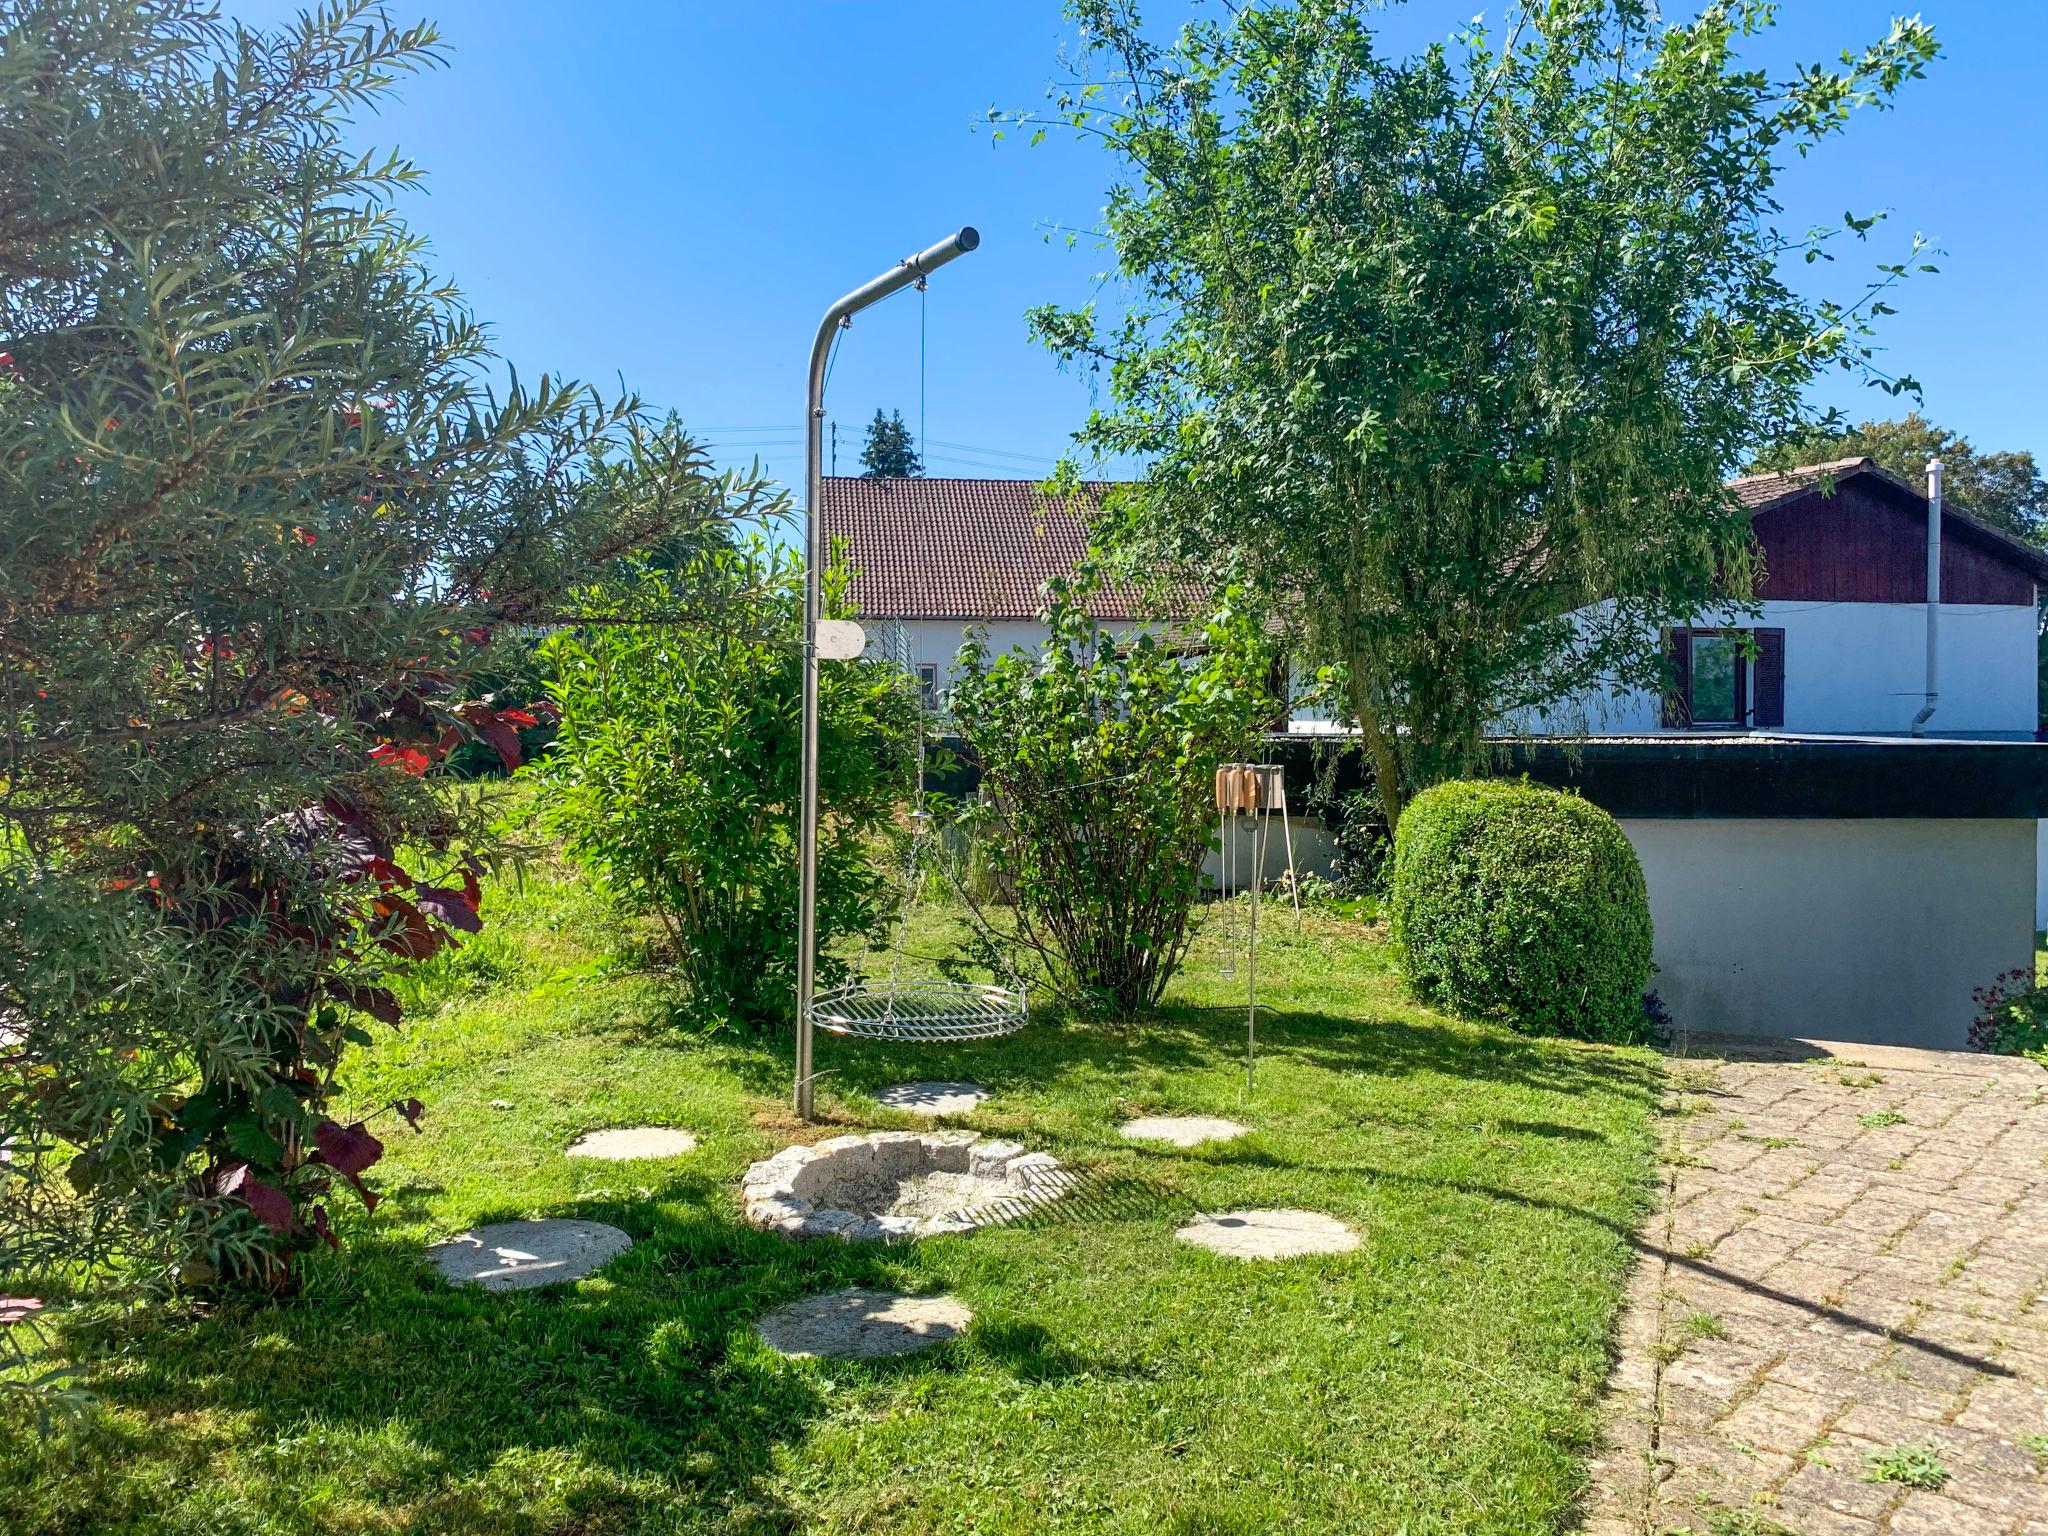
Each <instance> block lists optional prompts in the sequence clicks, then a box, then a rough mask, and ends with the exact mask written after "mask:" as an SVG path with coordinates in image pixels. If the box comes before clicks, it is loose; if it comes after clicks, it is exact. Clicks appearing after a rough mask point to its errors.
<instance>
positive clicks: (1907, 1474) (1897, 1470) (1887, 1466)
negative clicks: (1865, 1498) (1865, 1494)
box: [1863, 1443, 1948, 1493]
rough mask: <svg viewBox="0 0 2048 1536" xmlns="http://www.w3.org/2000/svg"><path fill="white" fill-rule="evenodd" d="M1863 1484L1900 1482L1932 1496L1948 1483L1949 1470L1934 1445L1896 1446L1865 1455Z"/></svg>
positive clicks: (1906, 1486) (1905, 1486)
mask: <svg viewBox="0 0 2048 1536" xmlns="http://www.w3.org/2000/svg"><path fill="white" fill-rule="evenodd" d="M1863 1481H1865V1482H1866V1483H1897V1484H1899V1485H1900V1486H1901V1487H1903V1488H1920V1489H1924V1490H1926V1491H1928V1492H1930V1493H1932V1492H1936V1491H1938V1490H1939V1489H1940V1488H1941V1487H1942V1486H1943V1485H1944V1484H1945V1483H1947V1482H1948V1468H1947V1467H1946V1466H1945V1465H1943V1463H1942V1460H1941V1457H1940V1456H1939V1455H1938V1454H1937V1453H1936V1451H1935V1449H1934V1447H1933V1446H1931V1445H1927V1444H1925V1443H1914V1444H1907V1445H1894V1446H1888V1447H1886V1448H1885V1449H1884V1450H1881V1451H1871V1452H1868V1453H1867V1454H1866V1455H1865V1456H1864V1469H1863Z"/></svg>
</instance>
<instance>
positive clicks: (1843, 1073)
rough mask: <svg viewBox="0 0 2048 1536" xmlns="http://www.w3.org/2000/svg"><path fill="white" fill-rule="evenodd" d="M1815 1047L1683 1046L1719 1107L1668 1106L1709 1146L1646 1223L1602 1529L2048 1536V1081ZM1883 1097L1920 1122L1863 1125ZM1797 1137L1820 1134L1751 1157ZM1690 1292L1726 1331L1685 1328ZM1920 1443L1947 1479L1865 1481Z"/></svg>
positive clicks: (1691, 1140)
mask: <svg viewBox="0 0 2048 1536" xmlns="http://www.w3.org/2000/svg"><path fill="white" fill-rule="evenodd" d="M1803 1049H1807V1048H1806V1047H1803V1046H1800V1045H1797V1044H1791V1045H1788V1044H1786V1043H1785V1042H1731V1043H1725V1044H1721V1045H1717V1046H1716V1047H1715V1051H1716V1053H1717V1054H1715V1055H1713V1056H1711V1057H1710V1056H1707V1055H1706V1054H1705V1050H1704V1047H1703V1043H1702V1042H1700V1041H1698V1040H1694V1041H1692V1042H1690V1050H1691V1051H1692V1052H1693V1053H1694V1054H1693V1055H1692V1057H1691V1058H1690V1059H1688V1060H1686V1061H1683V1062H1675V1063H1673V1064H1672V1068H1671V1071H1672V1075H1673V1077H1674V1079H1677V1080H1682V1081H1683V1082H1684V1083H1685V1085H1686V1086H1685V1089H1684V1096H1685V1099H1686V1102H1687V1103H1694V1102H1699V1101H1703V1100H1704V1101H1707V1102H1711V1104H1712V1106H1713V1109H1712V1113H1711V1114H1693V1115H1687V1116H1672V1117H1668V1118H1667V1119H1666V1121H1665V1122H1664V1126H1663V1129H1664V1135H1665V1138H1666V1140H1667V1142H1668V1143H1669V1144H1670V1146H1671V1148H1672V1151H1673V1152H1674V1153H1678V1154H1687V1155H1674V1156H1671V1157H1669V1158H1668V1159H1667V1163H1666V1179H1667V1189H1666V1203H1665V1209H1664V1211H1663V1212H1662V1213H1660V1214H1659V1215H1657V1216H1655V1217H1653V1218H1652V1220H1651V1223H1650V1225H1649V1226H1648V1228H1647V1229H1646V1231H1645V1233H1644V1234H1643V1242H1644V1245H1645V1251H1646V1261H1645V1263H1644V1265H1643V1269H1642V1272H1641V1273H1640V1274H1639V1275H1638V1278H1637V1280H1636V1281H1635V1282H1633V1283H1632V1285H1631V1288H1630V1300H1629V1310H1628V1315H1627V1316H1626V1317H1625V1318H1624V1320H1623V1323H1622V1326H1621V1329H1620V1333H1619V1343H1620V1349H1621V1351H1622V1359H1621V1362H1620V1364H1619V1366H1618V1368H1617V1371H1616V1374H1615V1381H1614V1384H1613V1385H1612V1386H1611V1388H1610V1394H1611V1402H1612V1403H1613V1405H1614V1409H1615V1417H1614V1420H1613V1422H1614V1424H1615V1430H1614V1436H1615V1438H1616V1444H1615V1446H1614V1448H1613V1449H1610V1450H1609V1451H1608V1452H1607V1453H1606V1454H1605V1455H1603V1456H1602V1457H1601V1458H1600V1459H1599V1460H1598V1462H1597V1463H1596V1464H1595V1469H1594V1487H1593V1489H1592V1493H1591V1497H1590V1498H1589V1501H1588V1522H1589V1523H1588V1526H1587V1529H1588V1530H1589V1531H1599V1532H1604V1531H1606V1530H1608V1529H1610V1528H1611V1529H1612V1530H1614V1531H1615V1532H1620V1531H1623V1530H1627V1531H1631V1532H1644V1531H1649V1532H1664V1531H1675V1530H1691V1531H1695V1532H1700V1531H1707V1530H1717V1529H1721V1528H1722V1527H1723V1526H1725V1527H1727V1528H1728V1529H1730V1530H1733V1529H1737V1528H1746V1527H1747V1525H1748V1524H1756V1525H1758V1526H1759V1527H1761V1528H1772V1527H1773V1526H1775V1527H1781V1528H1783V1529H1785V1530H1789V1531H1796V1532H1798V1533H1800V1536H1836V1533H1842V1536H1917V1533H1930V1532H1936V1531H1939V1532H1942V1533H1944V1536H1978V1533H1980V1532H1981V1533H1985V1536H1990V1533H1994V1532H1995V1533H1997V1536H2048V1516H2044V1513H2043V1511H2044V1510H2048V1477H2044V1474H2043V1470H2042V1469H2040V1468H2039V1467H2037V1466H2036V1465H2035V1464H2034V1461H2033V1458H2032V1457H2031V1456H2030V1455H2029V1454H2028V1453H2027V1452H2026V1451H2024V1450H2023V1449H2022V1448H2021V1447H2020V1446H2019V1445H2018V1444H2017V1442H2018V1440H2019V1439H2020V1438H2021V1437H2022V1436H2023V1435H2028V1434H2041V1433H2048V1079H2044V1078H2043V1076H2042V1075H2041V1072H2040V1069H2039V1068H2038V1067H2037V1066H2033V1065H2032V1064H2029V1063H2015V1062H2011V1061H2006V1060H2003V1059H1999V1058H1985V1057H1977V1056H1966V1055H1962V1054H1960V1053H1953V1054H1951V1053H1940V1052H1927V1051H1915V1050H1910V1049H1906V1048H1902V1047H1898V1048H1893V1047H1886V1048H1879V1047H1864V1046H1855V1047H1827V1046H1816V1047H1814V1049H1823V1050H1827V1051H1829V1052H1831V1055H1830V1056H1829V1057H1827V1058H1823V1059H1821V1060H1817V1061H1806V1062H1802V1061H1797V1060H1792V1059H1788V1058H1790V1057H1791V1056H1793V1055H1794V1054H1795V1053H1796V1052H1798V1051H1800V1050H1803ZM2016 1069H2017V1070H2016ZM1707 1082H1713V1083H1717V1084H1718V1087H1717V1088H1716V1089H1715V1090H1714V1091H1713V1093H1712V1095H1711V1098H1709V1095H1708V1093H1707V1091H1706V1090H1705V1089H1704V1088H1703V1087H1700V1086H1698V1085H1699V1084H1702V1083H1707ZM1886 1108H1895V1109H1897V1110H1898V1112H1900V1113H1903V1114H1904V1115H1906V1117H1907V1121H1908V1123H1907V1124H1904V1125H1897V1126H1888V1127H1886V1126H1880V1127H1872V1126H1866V1125H1864V1124H1863V1123H1862V1121H1863V1117H1864V1116H1866V1115H1869V1114H1871V1113H1872V1112H1873V1111H1877V1110H1882V1109H1886ZM1731 1119H1739V1120H1741V1121H1742V1122H1743V1124H1742V1125H1740V1126H1731V1125H1730V1124H1729V1121H1730V1120H1731ZM1781 1136H1782V1137H1792V1138H1795V1139H1796V1141H1797V1143H1798V1144H1797V1145H1796V1146H1792V1147H1775V1148H1769V1149H1767V1151H1766V1152H1764V1153H1760V1154H1758V1155H1756V1156H1751V1155H1750V1152H1749V1151H1747V1150H1744V1149H1751V1148H1756V1147H1758V1146H1759V1145H1760V1144H1761V1142H1762V1141H1763V1140H1764V1139H1767V1138H1772V1137H1781ZM1752 1138H1754V1139H1752ZM1894 1163H1897V1164H1898V1165H1899V1166H1897V1167H1893V1166H1892V1164H1894ZM1688 1249H1691V1250H1692V1251H1690V1252H1688ZM1691 1311H1704V1312H1711V1313H1713V1314H1714V1315H1715V1316H1716V1317H1718V1318H1719V1319H1720V1320H1721V1323H1722V1326H1723V1329H1724V1330H1725V1336H1724V1337H1723V1338H1720V1339H1714V1340H1706V1339H1687V1338H1684V1337H1682V1336H1680V1335H1677V1334H1674V1333H1671V1332H1669V1330H1672V1329H1675V1328H1677V1327H1679V1326H1680V1325H1681V1324H1682V1320H1683V1319H1684V1318H1685V1316H1686V1315H1687V1314H1688V1313H1689V1312H1691ZM1667 1337H1668V1338H1669V1339H1670V1340H1671V1343H1672V1345H1673V1346H1674V1347H1672V1348H1670V1349H1663V1348H1660V1344H1661V1343H1662V1341H1663V1340H1664V1339H1666V1338H1667ZM1681 1345H1682V1346H1683V1347H1676V1346H1681ZM1653 1434H1654V1439H1652V1435H1653ZM1631 1436H1633V1437H1634V1438H1633V1439H1631V1438H1630V1437H1631ZM1904 1444H1927V1445H1930V1446H1932V1447H1933V1448H1934V1449H1935V1451H1936V1453H1937V1454H1938V1455H1939V1456H1940V1457H1941V1459H1942V1461H1943V1464H1944V1465H1945V1466H1946V1467H1947V1468H1948V1470H1949V1474H1950V1475H1949V1480H1948V1483H1947V1485H1946V1486H1945V1487H1944V1488H1943V1489H1942V1490H1940V1491H1939V1492H1933V1491H1929V1490H1908V1489H1905V1488H1902V1487H1899V1486H1898V1485H1895V1484H1888V1483H1871V1482H1866V1481H1865V1480H1864V1472H1865V1468H1866V1465H1867V1461H1868V1458H1869V1457H1870V1456H1871V1455H1873V1454H1875V1453H1878V1452H1881V1451H1884V1450H1887V1449H1889V1448H1891V1447H1893V1446H1898V1445H1904ZM1653 1445H1654V1447H1655V1452H1654V1454H1655V1456H1656V1457H1658V1458H1659V1462H1658V1466H1659V1468H1660V1470H1661V1471H1662V1473H1663V1475H1662V1476H1660V1477H1649V1478H1646V1477H1644V1476H1643V1475H1642V1473H1641V1471H1640V1469H1641V1468H1642V1467H1643V1466H1644V1465H1645V1457H1646V1456H1647V1455H1650V1454H1652V1452H1651V1447H1652V1446H1653ZM1631 1463H1633V1465H1634V1467H1635V1468H1636V1469H1638V1470H1636V1471H1634V1472H1632V1471H1631ZM1601 1522H1607V1523H1606V1524H1602V1523H1601ZM1617 1522H1618V1523H1617Z"/></svg>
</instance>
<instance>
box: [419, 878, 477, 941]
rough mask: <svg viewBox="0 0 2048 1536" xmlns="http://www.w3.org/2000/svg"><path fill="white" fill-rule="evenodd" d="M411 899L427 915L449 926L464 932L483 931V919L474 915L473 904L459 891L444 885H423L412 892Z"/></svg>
mask: <svg viewBox="0 0 2048 1536" xmlns="http://www.w3.org/2000/svg"><path fill="white" fill-rule="evenodd" d="M413 900H414V901H416V902H418V903H419V907H420V910H421V911H422V912H424V913H426V914H427V916H429V917H432V918H438V919H439V920H440V921H441V922H444V923H446V924H447V925H448V926H449V927H450V928H460V929H461V930H462V931H463V932H464V933H481V932H482V931H483V926H484V920H483V919H482V918H480V917H478V916H477V915H476V908H475V906H473V905H472V904H471V903H470V900H469V898H468V896H467V895H466V894H464V893H463V892H461V891H453V890H450V889H449V888H448V887H447V886H445V885H423V886H420V887H419V888H418V889H417V890H415V891H414V892H413Z"/></svg>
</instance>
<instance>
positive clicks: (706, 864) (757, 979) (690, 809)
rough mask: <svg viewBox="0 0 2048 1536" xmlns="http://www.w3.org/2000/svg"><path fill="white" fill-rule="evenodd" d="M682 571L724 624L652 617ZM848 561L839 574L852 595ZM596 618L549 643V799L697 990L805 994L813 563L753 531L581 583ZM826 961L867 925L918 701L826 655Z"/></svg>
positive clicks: (580, 849)
mask: <svg viewBox="0 0 2048 1536" xmlns="http://www.w3.org/2000/svg"><path fill="white" fill-rule="evenodd" d="M678 583H681V584H683V585H684V586H686V587H687V588H688V589H689V590H691V591H693V592H701V591H707V590H720V591H722V592H723V593H725V594H726V595H725V597H724V599H723V600H722V601H721V604H720V610H721V621H720V623H719V624H718V625H716V626H681V627H677V626H668V625H662V624H658V623H649V622H643V621H644V620H646V619H647V618H649V617H651V616H654V615H658V614H660V613H662V612H664V611H667V610H668V609H669V608H671V607H672V606H673V589H674V588H675V587H676V586H677V584H678ZM844 589H845V581H844V573H843V572H838V571H835V572H832V573H830V574H829V575H828V578H827V583H826V594H825V595H826V611H827V612H828V613H843V611H844V602H843V594H844ZM580 610H581V613H582V615H583V616H584V618H585V619H586V620H587V622H586V623H584V624H583V625H582V626H580V627H579V628H578V629H577V630H576V631H574V632H564V633H562V634H558V635H555V636H553V637H552V638H550V639H549V640H548V641H546V642H545V643H544V644H543V646H542V648H541V653H542V657H543V659H544V660H545V661H546V662H547V663H548V664H549V665H550V666H551V667H552V668H553V669H554V674H555V676H554V681H553V683H552V684H551V692H552V694H553V697H554V701H555V703H556V705H557V706H558V707H559V709H560V710H561V723H560V726H559V730H558V734H557V735H556V738H555V742H554V745H553V746H552V747H551V748H550V749H549V752H548V755H547V757H546V759H545V761H544V763H543V765H542V767H541V770H540V772H541V774H542V778H543V788H544V795H543V807H542V812H541V814H542V817H543V820H544V821H545V822H546V823H547V825H548V826H549V827H550V828H551V829H552V830H553V831H554V832H555V833H557V834H558V835H559V836H560V837H561V839H562V841H563V844H564V846H565V847H566V848H567V850H568V852H569V853H570V855H571V856H572V857H574V858H575V859H577V860H578V861H579V862H581V863H583V864H585V865H587V866H588V867H589V868H591V869H593V870H595V871H596V872H597V873H598V875H599V876H600V877H601V878H602V880H603V881H604V884H605V886H606V887H607V889H608V890H609V891H610V892H611V894H612V895H613V896H614V897H615V898H616V899H617V900H618V901H619V902H620V903H621V904H622V905H624V906H625V907H626V908H627V909H628V910H630V911H633V912H638V913H644V914H647V915H650V916H652V917H654V918H655V919H656V920H657V921H658V922H659V923H660V924H661V927H662V931H663V934H664V936H665V938H666V941H667V946H668V951H669V956H670V958H671V959H672V961H673V963H674V964H675V966H676V967H677V969H678V970H679V971H680V972H681V974H682V976H683V978H684V979H685V981H686V982H687V984H688V986H689V988H690V992H691V994H692V996H693V998H694V999H695V1000H696V1002H697V1003H698V1005H699V1006H700V1007H701V1008H703V1009H704V1010H706V1012H707V1013H708V1014H709V1015H710V1016H711V1017H713V1018H715V1019H717V1020H721V1021H724V1022H730V1023H736V1024H741V1025H745V1026H749V1027H761V1026H764V1025H769V1024H773V1023H779V1022H782V1021H786V1020H787V1019H789V1018H790V1017H791V1016H792V1015H793V1012H794V1004H795V989H796V955H797V923H796V914H797V811H798V794H797V787H798V773H799V768H800V763H799V747H800V740H801V738H800V729H801V703H802V687H803V654H802V650H801V640H802V635H803V571H802V567H801V565H800V564H799V563H798V562H797V560H796V559H795V558H794V557H792V556H791V555H790V554H789V553H788V552H787V551H786V550H784V549H783V548H782V547H781V546H778V545H775V544H772V543H770V542H768V541H766V540H761V539H755V540H752V541H749V542H747V543H745V544H743V545H722V546H716V547H713V548H710V549H707V550H704V551H701V552H699V553H697V554H695V555H693V556H691V557H689V558H688V559H687V560H685V561H683V562H682V563H681V564H680V565H677V566H672V567H670V568H667V569H663V568H660V567H659V566H655V565H649V566H648V567H646V568H644V569H642V570H641V571H639V572H638V573H637V575H636V576H634V577H633V578H632V579H631V580H630V581H626V582H621V583H618V584H615V585H613V586H609V587H606V588H602V589H599V590H596V591H593V592H590V593H588V594H585V596H584V600H583V601H582V603H581V604H580ZM819 721H820V734H819V772H818V776H819V788H820V798H821V804H822V808H823V817H822V821H821V826H820V835H821V846H820V851H819V856H818V950H819V956H818V973H819V981H820V984H821V985H827V986H829V985H831V984H832V983H833V982H835V981H836V980H838V979H839V977H840V976H841V975H842V974H843V966H842V964H841V962H838V961H836V960H834V959H833V958H832V956H831V954H830V952H829V951H830V946H831V945H832V943H833V941H834V940H835V939H838V938H841V937H844V936H847V935H851V934H866V933H870V932H872V931H873V930H874V929H875V927H876V924H877V922H878V920H879V918H880V915H881V896H882V893H883V887H884V878H883V876H882V874H881V872H880V871H879V870H878V869H877V868H876V867H875V865H874V863H873V861H872V859H871V857H870V851H871V848H872V845H873V842H874V839H875V835H876V834H877V833H878V832H879V831H881V830H882V829H883V828H884V827H885V826H886V825H887V824H888V822H889V820H890V817H891V815H892V813H893V811H894V810H895V807H896V805H897V803H898V801H899V800H900V799H902V797H903V796H904V794H905V793H906V791H907V790H908V788H909V783H910V774H911V768H910V750H911V747H912V745H913V743H914V741H915V737H914V734H913V733H914V731H915V730H916V729H917V724H916V704H915V701H914V699H913V698H912V696H911V693H910V689H909V686H908V680H907V678H906V677H905V675H904V674H903V673H902V672H901V671H900V670H899V669H897V668H894V667H891V666H889V665H887V664H886V663H877V662H865V661H856V662H827V663H825V665H824V666H823V667H822V668H821V671H820V679H819Z"/></svg>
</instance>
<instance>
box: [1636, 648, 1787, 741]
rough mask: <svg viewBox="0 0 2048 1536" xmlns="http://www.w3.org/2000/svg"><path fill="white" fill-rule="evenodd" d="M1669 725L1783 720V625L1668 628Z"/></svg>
mask: <svg viewBox="0 0 2048 1536" xmlns="http://www.w3.org/2000/svg"><path fill="white" fill-rule="evenodd" d="M1663 638H1664V660H1665V664H1666V666H1667V668H1668V670H1669V675H1670V679H1671V686H1670V691H1669V692H1668V693H1667V694H1666V695H1665V697H1664V710H1663V723H1664V725H1665V727H1666V728H1667V729H1678V730H1683V729H1686V728H1688V727H1696V728H1699V729H1718V730H1746V729H1748V728H1749V727H1751V726H1759V727H1763V728H1765V729H1769V728H1771V727H1775V726H1782V725H1783V724H1784V723H1785V631H1784V630H1782V629H1667V630H1666V631H1664V637H1663Z"/></svg>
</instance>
